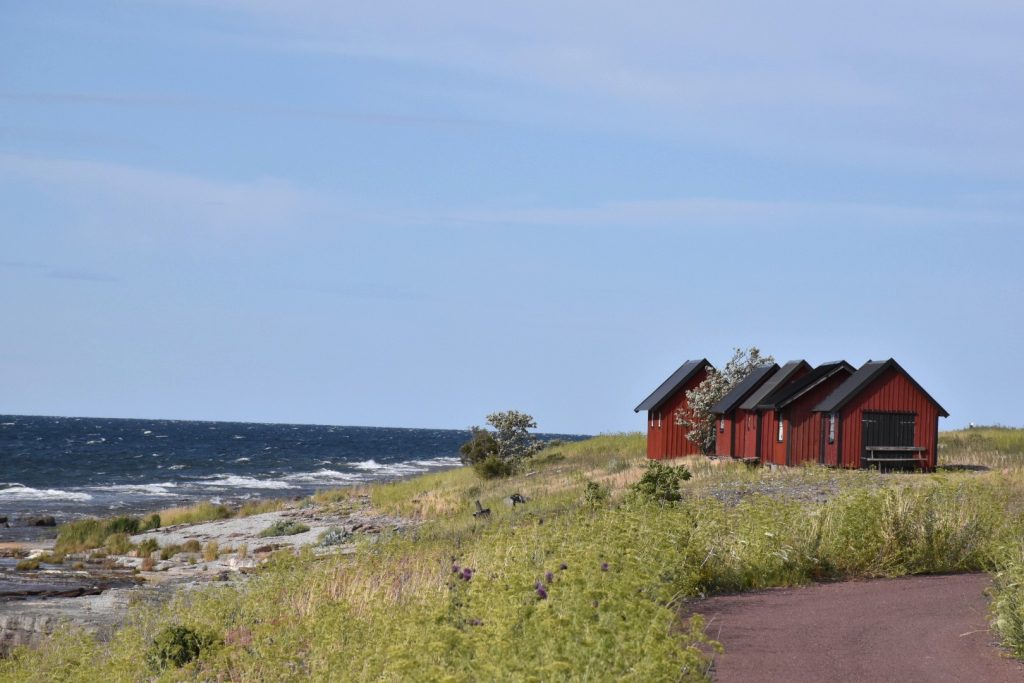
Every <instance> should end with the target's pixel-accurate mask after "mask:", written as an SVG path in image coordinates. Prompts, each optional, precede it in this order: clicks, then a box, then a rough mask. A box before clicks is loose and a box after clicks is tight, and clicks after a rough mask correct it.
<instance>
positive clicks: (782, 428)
mask: <svg viewBox="0 0 1024 683" xmlns="http://www.w3.org/2000/svg"><path fill="white" fill-rule="evenodd" d="M784 424H785V423H784V422H783V421H782V416H781V415H779V436H778V437H777V438H778V440H779V442H780V443H781V442H782V439H783V438H785V436H786V433H785V427H784V426H783V425H784Z"/></svg>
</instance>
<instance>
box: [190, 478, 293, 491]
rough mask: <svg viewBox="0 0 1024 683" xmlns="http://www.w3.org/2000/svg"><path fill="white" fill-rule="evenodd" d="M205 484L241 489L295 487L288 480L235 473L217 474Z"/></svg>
mask: <svg viewBox="0 0 1024 683" xmlns="http://www.w3.org/2000/svg"><path fill="white" fill-rule="evenodd" d="M202 485H203V486H209V487H212V488H223V487H228V486H231V487H237V488H240V489H293V488H295V487H294V486H292V485H291V484H289V483H288V482H286V481H281V480H279V479H256V478H254V477H240V476H238V475H235V474H217V475H214V476H213V477H210V478H208V479H207V480H205V481H203V482H202Z"/></svg>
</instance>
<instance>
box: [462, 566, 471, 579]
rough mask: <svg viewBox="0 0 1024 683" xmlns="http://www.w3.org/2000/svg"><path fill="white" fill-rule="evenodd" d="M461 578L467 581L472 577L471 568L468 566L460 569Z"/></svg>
mask: <svg viewBox="0 0 1024 683" xmlns="http://www.w3.org/2000/svg"><path fill="white" fill-rule="evenodd" d="M462 578H463V580H465V581H469V580H470V579H472V578H473V570H472V569H470V568H469V567H466V568H465V569H463V570H462Z"/></svg>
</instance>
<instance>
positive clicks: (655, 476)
mask: <svg viewBox="0 0 1024 683" xmlns="http://www.w3.org/2000/svg"><path fill="white" fill-rule="evenodd" d="M691 476H692V475H691V474H690V470H688V469H686V467H685V466H679V467H672V466H671V465H666V464H664V463H662V462H659V461H657V460H652V461H650V462H649V463H647V468H646V469H645V470H644V474H643V476H642V477H640V480H639V481H638V482H636V483H635V484H633V491H635V492H636V493H638V494H640V495H641V496H644V497H645V498H649V499H651V500H657V501H661V502H671V501H676V500H680V499H681V498H682V494H681V493H680V491H679V485H680V484H681V483H682V482H684V481H687V480H688V479H690V477H691Z"/></svg>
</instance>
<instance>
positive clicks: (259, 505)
mask: <svg viewBox="0 0 1024 683" xmlns="http://www.w3.org/2000/svg"><path fill="white" fill-rule="evenodd" d="M284 506H285V502H284V501H283V500H279V499H277V498H271V499H268V500H250V501H249V502H247V503H243V504H242V507H240V508H239V509H238V516H239V517H251V516H252V515H261V514H263V513H264V512H277V511H278V510H280V509H282V508H283V507H284Z"/></svg>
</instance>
